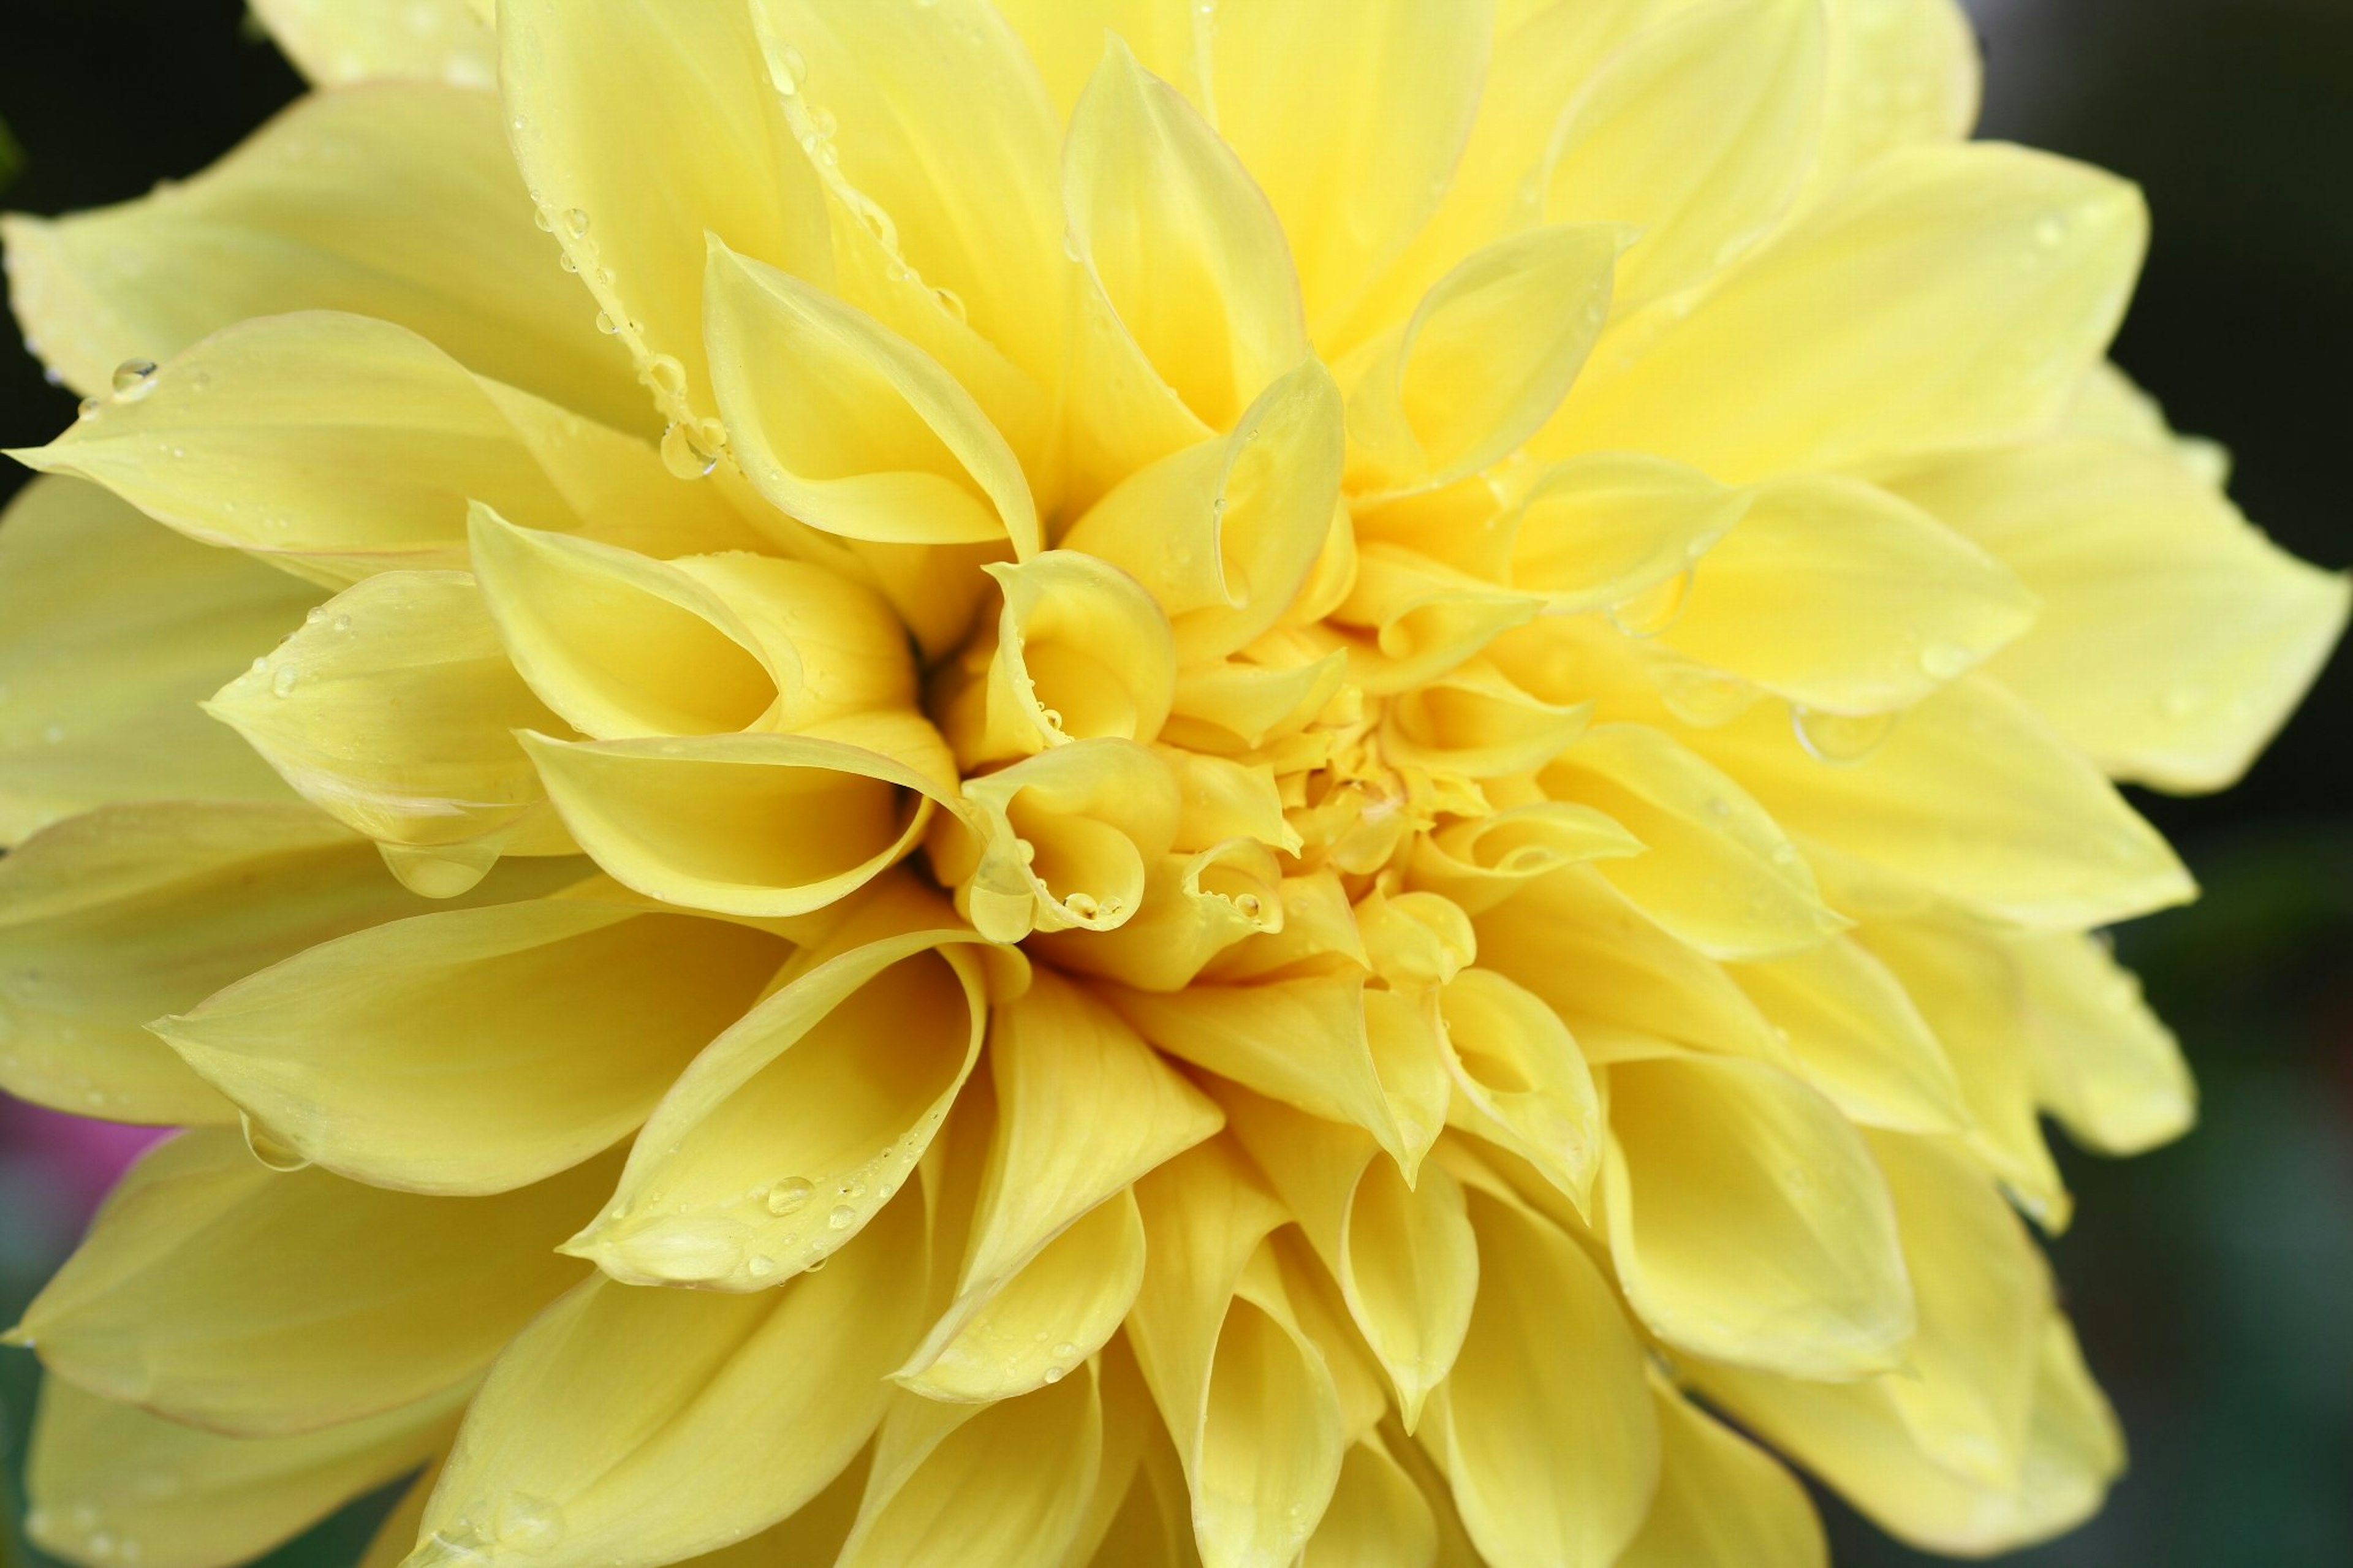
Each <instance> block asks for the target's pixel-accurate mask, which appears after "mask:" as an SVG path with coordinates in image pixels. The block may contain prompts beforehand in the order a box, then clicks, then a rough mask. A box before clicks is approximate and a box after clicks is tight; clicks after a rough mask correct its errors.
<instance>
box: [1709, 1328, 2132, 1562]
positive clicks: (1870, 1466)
mask: <svg viewBox="0 0 2353 1568" xmlns="http://www.w3.org/2000/svg"><path fill="white" fill-rule="evenodd" d="M1700 1386H1701V1388H1702V1389H1703V1390H1704V1392H1705V1393H1706V1394H1708V1396H1709V1397H1710V1398H1711V1399H1713V1400H1715V1402H1716V1403H1718V1404H1720V1405H1724V1406H1725V1408H1726V1409H1728V1410H1729V1411H1731V1412H1732V1414H1733V1415H1736V1416H1737V1417H1738V1418H1739V1420H1740V1421H1741V1423H1742V1424H1743V1425H1744V1426H1748V1427H1749V1428H1750V1429H1752V1430H1753V1431H1755V1432H1757V1434H1758V1435H1759V1436H1762V1437H1764V1438H1766V1439H1767V1441H1769V1442H1771V1443H1772V1444H1773V1445H1774V1446H1775V1447H1778V1448H1779V1449H1781V1450H1782V1451H1783V1452H1785V1453H1787V1454H1789V1455H1791V1456H1792V1457H1794V1458H1796V1459H1797V1460H1798V1461H1799V1463H1800V1464H1802V1465H1804V1466H1805V1467H1806V1468H1809V1469H1810V1470H1812V1471H1814V1472H1815V1474H1817V1475H1819V1476H1820V1477H1821V1478H1822V1479H1824V1480H1825V1481H1827V1482H1828V1483H1829V1484H1830V1485H1831V1486H1832V1487H1834V1488H1836V1489H1838V1490H1839V1491H1840V1492H1841V1494H1842V1495H1844V1496H1845V1497H1846V1498H1847V1499H1848V1500H1850V1501H1852V1503H1853V1504H1854V1505H1855V1506H1856V1507H1857V1508H1859V1509H1861V1510H1862V1511H1863V1512H1864V1513H1866V1514H1868V1515H1869V1516H1870V1517H1871V1518H1872V1519H1873V1521H1875V1522H1876V1523H1878V1524H1879V1526H1880V1527H1881V1528H1882V1529H1883V1530H1885V1531H1888V1533H1890V1534H1891V1535H1894V1536H1895V1537H1897V1538H1898V1539H1900V1540H1903V1541H1906V1542H1911V1543H1913V1544H1914V1545H1916V1546H1919V1547H1922V1548H1924V1549H1926V1550H1927V1551H1931V1552H1943V1553H1953V1554H1960V1555H1965V1556H1971V1557H1990V1556H1993V1555H1996V1554H1997V1553H2000V1552H2009V1551H2012V1550H2015V1549H2016V1548H2018V1547H2021V1546H2027V1545H2031V1544H2032V1543H2034V1542H2039V1541H2045V1540H2048V1539H2050V1538H2051V1537H2052V1536H2054V1535H2059V1534H2063V1533H2064V1532H2065V1531H2069V1530H2072V1529H2073V1528H2074V1527H2075V1526H2076V1525H2078V1524H2081V1523H2082V1522H2083V1521H2084V1520H2085V1519H2087V1518H2089V1517H2090V1516H2091V1515H2092V1514H2093V1513H2094V1512H2095V1511H2096V1510H2098V1508H2099V1506H2100V1502H2101V1500H2102V1499H2103V1498H2104V1497H2105V1495H2106V1492H2107V1489H2108V1483H2109V1482H2111V1481H2113V1480H2114V1479H2116V1475H2117V1474H2118V1473H2119V1472H2120V1471H2121V1470H2122V1469H2123V1468H2124V1462H2125V1452H2124V1440H2123V1436H2122V1434H2120V1433H2119V1432H2118V1431H2117V1429H2116V1416H2115V1415H2114V1413H2113V1412H2111V1411H2110V1410H2109V1408H2108V1405H2107V1401H2106V1400H2105V1399H2104V1398H2102V1397H2101V1394H2100V1391H2099V1389H2098V1387H2097V1386H2096V1385H2094V1384H2093V1382H2092V1379H2091V1375H2090V1373H2087V1372H2086V1371H2085V1370H2084V1362H2083V1355H2082V1352H2080V1351H2078V1350H2077V1349H2076V1346H2075V1336H2074V1334H2073V1331H2070V1330H2069V1328H2068V1327H2067V1323H2066V1321H2065V1320H2064V1319H2063V1318H2061V1317H2059V1316H2058V1315H2056V1314H2055V1313H2054V1314H2052V1317H2051V1318H2050V1319H2049V1320H2048V1321H2046V1322H2045V1323H2044V1325H2043V1328H2042V1337H2041V1342H2040V1346H2039V1353H2038V1357H2037V1363H2036V1368H2035V1384H2034V1411H2033V1415H2032V1416H2031V1425H2030V1426H2029V1428H2028V1433H2027V1448H2026V1458H2025V1463H2024V1465H2023V1467H2022V1468H2021V1479H2020V1480H2019V1482H2018V1483H2017V1484H2016V1485H2015V1486H2012V1487H2008V1488H2002V1487H1992V1486H1988V1485H1986V1484H1985V1483H1984V1482H1982V1481H1979V1480H1974V1479H1969V1478H1968V1477H1965V1476H1961V1475H1957V1474H1955V1473H1954V1472H1952V1471H1950V1470H1947V1469H1945V1468H1941V1467H1939V1466H1937V1465H1936V1464H1935V1463H1933V1462H1932V1461H1931V1460H1930V1459H1929V1458H1928V1456H1926V1454H1924V1453H1923V1452H1922V1451H1921V1450H1920V1449H1919V1448H1918V1447H1915V1445H1914V1444H1913V1443H1912V1442H1910V1441H1909V1440H1908V1439H1907V1437H1906V1436H1905V1433H1904V1430H1903V1428H1902V1427H1901V1426H1899V1425H1897V1423H1896V1419H1895V1415H1894V1407H1893V1405H1892V1404H1891V1403H1890V1402H1889V1401H1888V1399H1887V1398H1886V1396H1885V1394H1883V1392H1882V1391H1881V1389H1880V1388H1879V1386H1878V1385H1877V1384H1821V1383H1796V1382H1789V1381H1785V1380H1783V1379H1779V1378H1772V1377H1765V1376H1761V1375H1759V1374H1757V1373H1736V1372H1732V1371H1730V1370H1729V1369H1709V1370H1707V1371H1706V1372H1705V1373H1704V1375H1703V1376H1702V1377H1701V1379H1700Z"/></svg>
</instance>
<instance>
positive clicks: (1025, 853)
mask: <svg viewBox="0 0 2353 1568" xmlns="http://www.w3.org/2000/svg"><path fill="white" fill-rule="evenodd" d="M1013 852H1014V853H1015V854H1016V855H1018V856H1020V857H1021V863H1022V864H1023V865H1024V866H1029V865H1034V864H1036V862H1037V859H1038V847H1037V846H1036V845H1035V844H1032V843H1030V842H1029V840H1028V839H1027V838H1017V839H1015V840H1014V841H1013Z"/></svg>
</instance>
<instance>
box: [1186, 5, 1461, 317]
mask: <svg viewBox="0 0 2353 1568" xmlns="http://www.w3.org/2000/svg"><path fill="white" fill-rule="evenodd" d="M1205 30H1206V32H1207V36H1208V42H1209V44H1210V49H1209V67H1208V73H1207V74H1208V83H1207V85H1208V95H1207V96H1206V97H1205V99H1204V100H1203V101H1204V107H1205V110H1206V111H1207V112H1208V115H1209V118H1210V120H1211V121H1212V122H1214V123H1215V124H1216V125H1217V127H1218V130H1219V133H1220V134H1221V135H1223V136H1224V137H1225V139H1226V140H1227V141H1229V142H1231V143H1232V144H1233V149H1234V151H1235V153H1238V154H1239V155H1240V158H1241V161H1242V162H1243V163H1245V164H1247V165H1248V166H1249V168H1250V173H1251V174H1254V175H1255V176H1257V179H1258V183H1259V184H1261V186H1263V187H1264V188H1265V191H1266V195H1267V199H1268V200H1269V201H1270V202H1271V204H1272V205H1273V207H1274V211H1275V215H1276V216H1277V217H1279V218H1280V219H1281V220H1282V229H1283V232H1284V234H1285V235H1287V236H1288V237H1289V238H1290V241H1291V244H1292V246H1293V249H1294V251H1295V252H1296V254H1297V257H1298V261H1299V281H1300V289H1301V292H1302V293H1303V295H1304V296H1305V299H1306V308H1307V319H1308V322H1309V325H1310V327H1311V329H1312V330H1314V332H1315V333H1316V335H1317V336H1318V337H1319V338H1321V337H1323V336H1324V334H1325V333H1326V332H1328V331H1330V330H1331V329H1332V328H1333V327H1335V326H1336V325H1338V324H1339V323H1340V322H1342V321H1345V320H1346V319H1347V314H1348V312H1349V310H1350V309H1351V308H1352V307H1353V306H1354V305H1355V303H1356V299H1357V296H1358V295H1359V294H1360V293H1361V292H1362V291H1363V289H1364V288H1365V287H1366V284H1367V283H1369V282H1370V281H1371V280H1372V278H1373V277H1374V275H1375V273H1376V272H1377V269H1378V268H1381V267H1383V266H1385V265H1387V263H1388V261H1389V260H1390V258H1392V257H1394V256H1395V255H1396V254H1397V252H1398V250H1399V249H1400V248H1402V247H1403V246H1404V245H1405V243H1406V241H1407V240H1409V238H1411V237H1413V234H1414V232H1415V231H1416V230H1417V229H1419V227H1420V226H1421V224H1422V222H1423V220H1424V219H1426V218H1428V217H1429V216H1430V213H1431V212H1432V210H1433V209H1435V208H1436V207H1437V205H1438V203H1439V198H1440V196H1442V195H1444V194H1445V189H1446V176H1447V174H1449V172H1450V171H1451V168H1452V166H1453V163H1454V160H1455V158H1456V156H1457V155H1458V154H1459V153H1461V148H1462V143H1463V141H1464V139H1465V138H1466V137H1467V136H1468V135H1469V134H1470V132H1471V121H1472V116H1473V114H1474V113H1475V112H1476V111H1477V109H1478V103H1479V94H1480V87H1481V80H1482V77H1483V76H1484V75H1485V73H1486V69H1487V57H1488V48H1489V45H1490V43H1491V33H1492V30H1493V5H1492V4H1491V3H1490V0H1470V3H1468V4H1465V3H1463V0H1376V3H1374V4H1370V5H1367V4H1362V3H1359V0H1308V3H1307V4H1297V3H1293V4H1267V3H1264V0H1260V3H1256V4H1248V3H1246V4H1240V5H1226V6H1223V7H1221V8H1219V12H1218V14H1217V15H1216V16H1214V17H1213V18H1210V19H1209V22H1208V26H1207V27H1206V29H1205ZM1310 59H1312V60H1314V62H1315V67H1314V69H1312V70H1302V69H1301V68H1300V62H1301V61H1303V60H1310Z"/></svg>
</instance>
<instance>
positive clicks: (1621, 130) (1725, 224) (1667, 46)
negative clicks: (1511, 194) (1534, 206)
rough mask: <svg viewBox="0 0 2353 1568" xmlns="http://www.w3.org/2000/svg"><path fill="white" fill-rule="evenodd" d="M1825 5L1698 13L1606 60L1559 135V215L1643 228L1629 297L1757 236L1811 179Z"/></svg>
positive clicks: (1715, 261)
mask: <svg viewBox="0 0 2353 1568" xmlns="http://www.w3.org/2000/svg"><path fill="white" fill-rule="evenodd" d="M1823 32H1824V28H1823V21H1822V6H1821V5H1820V0H1769V3H1768V4H1764V5H1705V6H1699V7H1695V8H1693V9H1691V10H1689V11H1687V12H1686V13H1685V14H1684V15H1683V16H1678V17H1675V18H1673V19H1672V20H1670V21H1668V22H1665V23H1664V24H1662V25H1661V26H1657V27H1654V28H1652V29H1651V31H1649V32H1647V33H1645V34H1643V35H1641V37H1639V38H1637V39H1636V40H1635V41H1634V42H1633V43H1631V44H1630V45H1629V46H1628V47H1626V48H1625V49H1624V50H1622V51H1621V52H1620V53H1619V54H1618V55H1617V56H1616V57H1615V58H1612V59H1611V60H1610V61H1609V64H1608V65H1606V66H1604V67H1603V68H1601V69H1600V70H1599V72H1598V73H1596V75H1595V76H1594V78H1593V79H1592V81H1591V82H1590V83H1589V84H1588V85H1587V86H1586V87H1585V89H1584V90H1583V91H1582V92H1581V93H1580V94H1579V95H1578V97H1577V101H1576V104H1575V107H1573V108H1572V109H1570V110H1568V112H1567V114H1566V115H1564V116H1563V118H1562V121H1561V123H1560V125H1559V127H1558V128H1557V129H1556V131H1555V132H1554V133H1553V142H1552V148H1551V152H1550V155H1549V156H1548V157H1547V159H1546V163H1547V164H1548V167H1547V168H1546V170H1545V171H1544V174H1543V176H1542V177H1543V180H1544V192H1545V196H1544V216H1545V217H1546V219H1547V220H1548V221H1552V222H1560V221H1563V220H1571V221H1587V222H1591V221H1595V220H1609V221H1614V222H1618V223H1623V224H1627V225H1630V226H1632V227H1634V228H1636V229H1638V230H1640V231H1641V238H1640V239H1639V240H1638V241H1636V243H1635V244H1634V246H1633V247H1631V248H1630V249H1629V250H1628V252H1627V254H1626V258H1625V259H1624V260H1623V261H1622V262H1621V263H1620V268H1619V270H1620V279H1621V281H1620V287H1619V293H1620V300H1621V301H1622V302H1623V303H1624V304H1625V305H1628V306H1632V305H1639V304H1641V303H1643V302H1645V301H1648V300H1655V299H1658V298H1660V297H1661V296H1662V295H1667V294H1672V293H1674V292H1675V291H1676V290H1678V289H1683V288H1685V287H1687V286H1689V285H1691V284H1693V283H1696V282H1698V281H1700V280H1701V279H1704V278H1706V277H1707V276H1708V275H1709V274H1711V273H1713V272H1715V270H1717V269H1718V268H1721V267H1723V266H1724V265H1725V263H1726V262H1727V261H1728V260H1730V259H1732V258H1735V257H1737V256H1738V255H1739V254H1740V253H1741V252H1743V251H1745V250H1746V249H1748V248H1749V247H1752V246H1754V245H1755V243H1756V242H1757V239H1758V238H1759V237H1762V235H1763V234H1764V233H1765V232H1766V231H1767V230H1768V229H1769V228H1770V226H1772V224H1773V222H1774V220H1775V219H1776V218H1778V216H1780V215H1781V213H1782V211H1783V209H1784V208H1786V207H1787V206H1788V204H1789V202H1790V200H1791V199H1792V198H1793V197H1794V196H1795V195H1797V192H1798V187H1799V184H1800V182H1802V181H1803V180H1804V178H1805V175H1806V173H1807V171H1808V169H1810V167H1811V165H1812V163H1813V161H1814V153H1815V147H1816V142H1817V137H1818V134H1819V132H1820V123H1821V103H1822V52H1823Z"/></svg>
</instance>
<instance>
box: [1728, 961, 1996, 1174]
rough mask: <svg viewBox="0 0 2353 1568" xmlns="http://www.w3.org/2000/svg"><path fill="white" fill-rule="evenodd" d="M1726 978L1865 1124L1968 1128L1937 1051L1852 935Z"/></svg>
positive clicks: (1956, 1086)
mask: <svg viewBox="0 0 2353 1568" xmlns="http://www.w3.org/2000/svg"><path fill="white" fill-rule="evenodd" d="M1732 977H1733V979H1734V980H1735V981H1736V982H1737V983H1738V984H1739V985H1740V988H1741V989H1742V990H1743V991H1746V993H1748V994H1749V995H1750V997H1752V998H1753V999H1754V1000H1755V1001H1756V1003H1757V1005H1758V1006H1759V1007H1761V1008H1763V1009H1764V1010H1765V1016H1767V1017H1768V1018H1770V1019H1772V1020H1773V1025H1774V1027H1776V1028H1777V1029H1780V1030H1782V1031H1784V1032H1786V1033H1787V1035H1788V1040H1789V1054H1790V1056H1791V1057H1793V1058H1796V1060H1797V1063H1798V1066H1799V1068H1801V1069H1803V1071H1804V1073H1805V1076H1806V1078H1807V1079H1808V1081H1810V1083H1812V1084H1813V1086H1814V1087H1815V1088H1816V1089H1820V1090H1821V1091H1822V1093H1824V1094H1825V1095H1827V1096H1829V1097H1830V1100H1831V1103H1832V1104H1834V1105H1836V1106H1837V1107H1838V1108H1839V1110H1841V1111H1843V1112H1845V1113H1846V1116H1847V1117H1848V1119H1849V1120H1851V1121H1857V1122H1860V1123H1862V1124H1863V1125H1864V1126H1867V1127H1885V1128H1890V1129H1893V1130H1894V1131H1898V1132H1957V1131H1961V1130H1962V1129H1963V1128H1965V1127H1967V1126H1968V1120H1969V1113H1968V1106H1967V1104H1966V1103H1965V1102H1964V1100H1963V1099H1962V1097H1961V1087H1960V1082H1959V1079H1957V1078H1956V1077H1955V1076H1954V1073H1953V1067H1952V1064H1951V1063H1950V1062H1949V1061H1947V1060H1946V1059H1945V1050H1944V1047H1942V1046H1941V1045H1939V1044H1938V1043H1937V1041H1936V1034H1935V1032H1934V1031H1933V1030H1931V1029H1930V1028H1929V1026H1928V1023H1927V1020H1926V1019H1925V1018H1923V1017H1922V1016H1920V1009H1919V1008H1918V1007H1917V1006H1915V1005H1914V1003H1913V1001H1912V998H1911V997H1910V995H1908V994H1906V993H1905V989H1904V986H1903V984H1901V983H1900V982H1898V981H1897V980H1896V978H1895V976H1894V975H1893V974H1891V973H1888V970H1887V966H1886V965H1885V964H1883V963H1880V962H1879V961H1878V960H1877V959H1875V958H1873V957H1872V956H1871V954H1870V952H1868V951H1866V950H1865V949H1864V948H1863V947H1862V946H1861V945H1860V944H1859V943H1857V942H1854V941H1852V939H1849V938H1837V939H1833V940H1832V941H1831V942H1824V943H1823V944H1822V945H1821V946H1820V947H1817V948H1814V949H1813V950H1811V951H1810V952H1801V953H1793V954H1791V955H1790V956H1788V957H1786V958H1778V959H1773V960H1770V961H1767V962H1765V963H1744V964H1740V965H1738V966H1736V968H1734V970H1733V971H1732Z"/></svg>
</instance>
